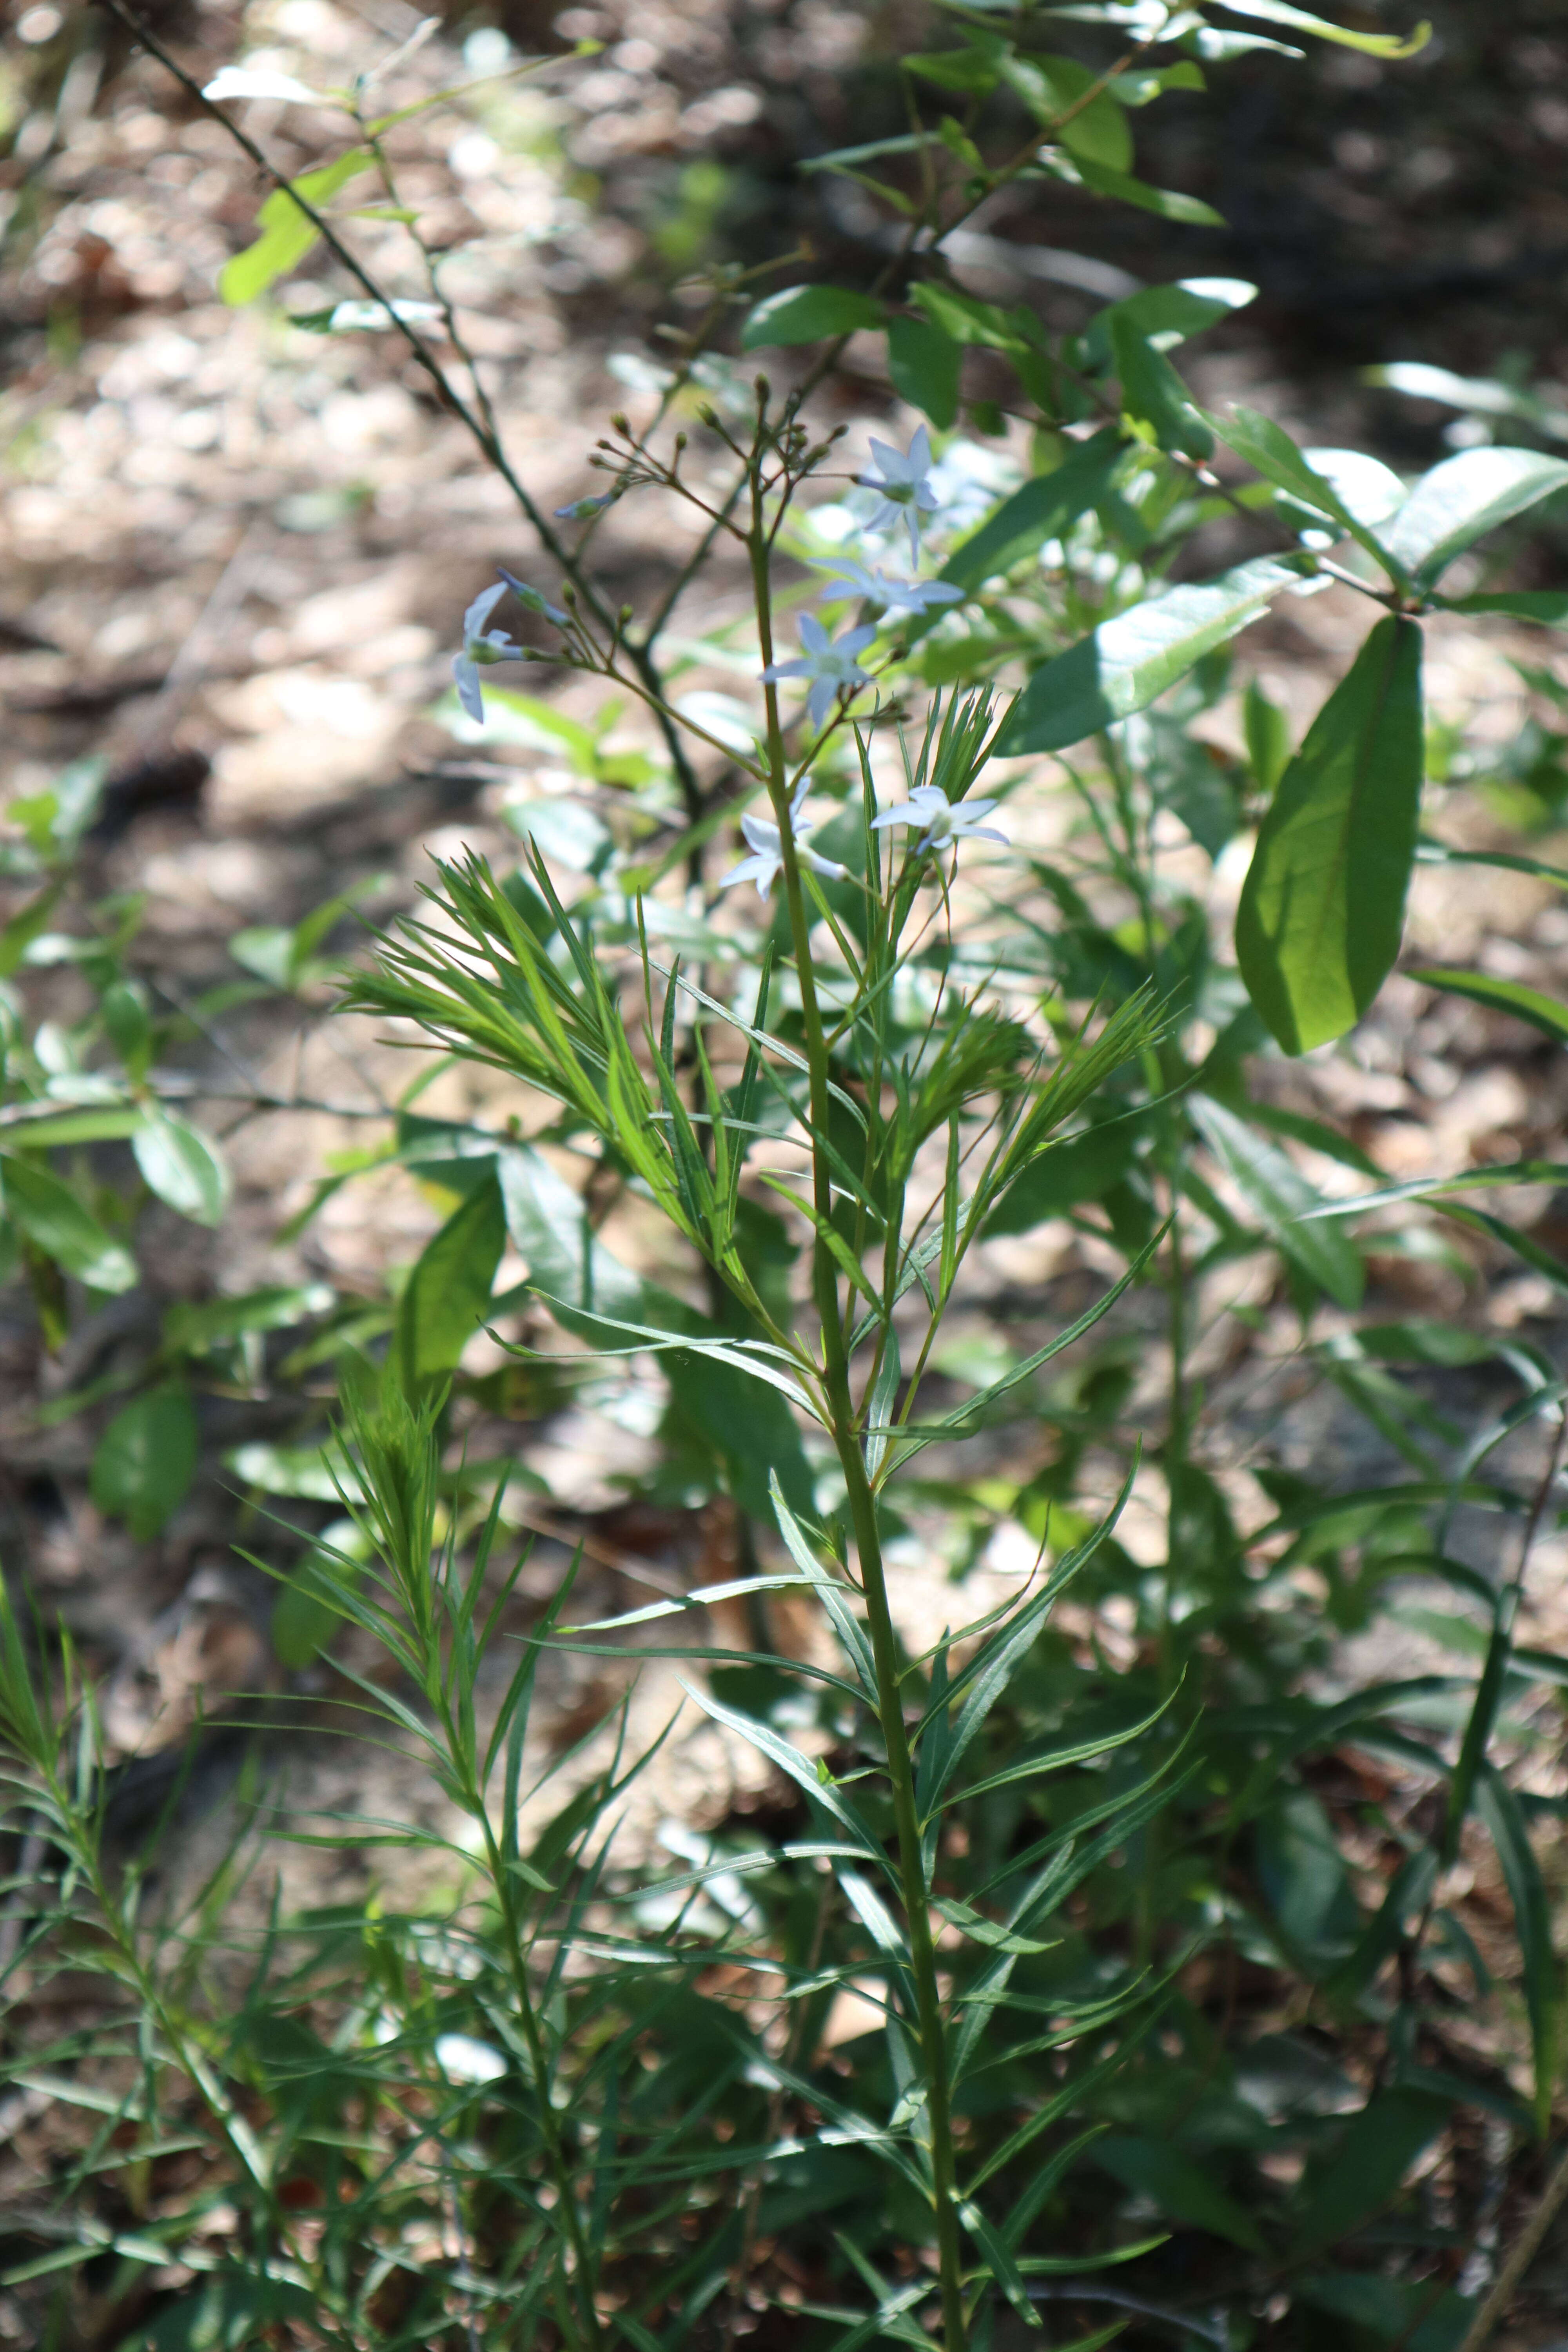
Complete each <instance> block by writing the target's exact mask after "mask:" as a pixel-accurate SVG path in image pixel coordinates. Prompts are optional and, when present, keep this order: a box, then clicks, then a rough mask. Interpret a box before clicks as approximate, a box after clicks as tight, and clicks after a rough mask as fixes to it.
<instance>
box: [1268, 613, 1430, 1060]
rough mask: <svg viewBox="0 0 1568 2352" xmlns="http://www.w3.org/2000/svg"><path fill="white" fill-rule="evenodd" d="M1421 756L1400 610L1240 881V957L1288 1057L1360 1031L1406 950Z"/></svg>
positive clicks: (1407, 624)
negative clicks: (1358, 1024)
mask: <svg viewBox="0 0 1568 2352" xmlns="http://www.w3.org/2000/svg"><path fill="white" fill-rule="evenodd" d="M1423 756H1424V745H1423V735H1422V705H1421V632H1420V630H1419V628H1418V627H1417V626H1416V625H1415V623H1414V622H1413V621H1405V620H1400V619H1395V618H1393V617H1390V618H1389V619H1388V620H1386V621H1380V622H1379V624H1378V625H1377V627H1376V628H1375V629H1373V632H1372V635H1370V636H1369V637H1368V639H1367V640H1366V643H1365V645H1364V646H1363V647H1362V650H1361V652H1360V653H1359V654H1358V656H1356V660H1355V663H1354V666H1353V667H1352V669H1351V671H1350V674H1349V676H1348V677H1345V678H1344V679H1343V680H1342V683H1341V684H1340V685H1339V686H1338V687H1336V688H1335V689H1334V691H1333V693H1332V694H1331V696H1330V697H1329V699H1328V700H1327V702H1326V703H1325V704H1324V705H1323V708H1322V709H1321V710H1320V711H1319V713H1318V716H1317V718H1316V719H1314V720H1313V722H1312V725H1311V727H1310V729H1309V730H1308V733H1307V738H1306V740H1305V742H1304V743H1303V744H1302V746H1301V749H1300V751H1299V752H1298V753H1297V754H1296V757H1295V758H1294V759H1293V760H1292V761H1291V762H1290V764H1289V767H1288V768H1287V769H1286V771H1285V773H1284V775H1283V777H1282V778H1281V779H1280V782H1279V790H1278V791H1277V793H1275V795H1274V800H1273V803H1272V804H1271V806H1270V807H1269V809H1268V814H1267V815H1266V816H1265V817H1264V820H1263V823H1262V825H1261V827H1260V828H1259V831H1258V846H1257V848H1256V849H1255V850H1254V852H1253V856H1252V864H1251V866H1250V868H1249V870H1248V873H1247V881H1246V884H1245V886H1244V887H1243V889H1242V894H1241V904H1240V907H1239V908H1238V910H1237V921H1236V952H1237V962H1238V963H1239V965H1240V967H1241V976H1242V978H1243V980H1244V981H1245V982H1246V983H1247V993H1248V995H1249V996H1250V997H1251V999H1252V1002H1253V1003H1254V1004H1255V1005H1256V1006H1257V1008H1258V1012H1259V1013H1261V1014H1262V1016H1263V1018H1264V1020H1265V1021H1266V1022H1267V1023H1268V1027H1269V1028H1270V1030H1272V1032H1273V1034H1274V1035H1275V1036H1276V1037H1277V1038H1278V1039H1279V1044H1280V1045H1282V1046H1283V1047H1284V1048H1285V1051H1286V1052H1287V1053H1288V1054H1304V1053H1306V1052H1307V1051H1308V1050H1309V1049H1310V1047H1311V1046H1313V1045H1323V1044H1324V1043H1325V1042H1326V1041H1327V1040H1328V1039H1329V1038H1331V1037H1339V1036H1342V1035H1343V1034H1344V1032H1345V1031H1346V1030H1347V1029H1349V1028H1352V1027H1353V1025H1354V1024H1355V1023H1356V1022H1357V1021H1359V1020H1360V1018H1361V1016H1362V1014H1363V1013H1364V1012H1365V1011H1366V1009H1367V1007H1368V1005H1369V1004H1370V1003H1372V1001H1373V997H1374V996H1375V995H1376V994H1377V992H1378V990H1379V989H1380V988H1381V987H1382V985H1383V982H1384V978H1385V977H1386V975H1387V973H1388V971H1389V970H1390V968H1391V966H1392V965H1393V962H1394V958H1395V956H1396V955H1397V954H1398V953H1399V943H1400V939H1401V937H1402V935H1403V931H1404V927H1405V893H1406V891H1407V889H1408V887H1409V884H1410V869H1411V866H1412V865H1413V864H1414V862H1415V834H1416V824H1417V820H1418V816H1419V811H1420V800H1421V776H1422V763H1423Z"/></svg>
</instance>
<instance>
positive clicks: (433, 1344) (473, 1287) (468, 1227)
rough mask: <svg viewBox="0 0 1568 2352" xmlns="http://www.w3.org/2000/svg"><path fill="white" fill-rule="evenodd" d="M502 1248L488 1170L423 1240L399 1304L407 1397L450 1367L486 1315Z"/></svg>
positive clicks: (496, 1196) (496, 1191) (502, 1224)
mask: <svg viewBox="0 0 1568 2352" xmlns="http://www.w3.org/2000/svg"><path fill="white" fill-rule="evenodd" d="M505 1247H506V1213H505V1210H504V1209H503V1207H502V1205H501V1195H500V1185H499V1184H498V1183H497V1182H496V1181H495V1178H494V1175H493V1173H492V1175H491V1177H490V1180H489V1182H488V1183H485V1184H480V1185H478V1186H476V1188H475V1190H474V1191H473V1192H471V1193H470V1194H469V1195H468V1199H467V1200H466V1201H464V1202H463V1203H462V1204H461V1206H460V1207H459V1208H457V1209H455V1210H454V1211H453V1213H452V1214H451V1215H450V1216H449V1217H448V1218H447V1222H446V1223H445V1224H444V1225H443V1226H442V1228H441V1230H440V1232H439V1233H438V1234H436V1235H435V1236H434V1238H433V1239H432V1240H431V1241H430V1242H428V1243H427V1244H426V1247H425V1249H424V1251H423V1252H422V1254H421V1255H420V1257H419V1259H418V1261H417V1263H416V1265H415V1267H414V1270H413V1272H412V1274H410V1276H409V1277H408V1280H407V1282H406V1284H405V1286H404V1292H403V1296H402V1297H401V1299H400V1300H399V1301H398V1309H397V1360H398V1368H399V1371H400V1374H401V1376H402V1379H403V1381H404V1385H405V1389H406V1390H407V1391H408V1393H409V1394H410V1395H413V1394H414V1393H415V1392H416V1390H417V1389H418V1388H419V1387H420V1386H421V1385H422V1384H423V1383H424V1382H425V1381H430V1380H436V1379H438V1378H439V1377H440V1376H441V1375H442V1374H443V1373H446V1372H450V1371H451V1370H454V1368H455V1367H456V1365H457V1362H458V1358H459V1357H460V1356H461V1354H462V1352H463V1349H465V1348H466V1347H467V1346H468V1341H469V1340H470V1339H472V1338H473V1336H474V1333H475V1332H476V1331H477V1330H478V1328H479V1325H480V1323H481V1322H482V1321H483V1319H484V1316H485V1311H486V1309H487V1308H488V1307H489V1301H490V1291H491V1288H492V1286H493V1285H494V1282H495V1274H496V1268H497V1266H498V1265H500V1256H501V1252H502V1250H503V1249H504V1248H505Z"/></svg>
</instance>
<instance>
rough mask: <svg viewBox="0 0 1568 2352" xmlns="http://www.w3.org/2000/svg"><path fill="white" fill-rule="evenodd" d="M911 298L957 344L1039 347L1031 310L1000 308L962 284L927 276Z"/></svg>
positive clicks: (988, 348)
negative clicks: (964, 288)
mask: <svg viewBox="0 0 1568 2352" xmlns="http://www.w3.org/2000/svg"><path fill="white" fill-rule="evenodd" d="M910 301H911V302H913V303H915V304H917V305H918V307H919V308H920V309H921V310H923V311H924V312H925V315H926V317H927V318H928V319H929V320H931V324H932V326H933V327H940V328H941V329H942V333H943V334H944V335H951V336H952V340H953V341H954V342H955V343H963V344H966V345H973V346H974V347H975V348H976V349H978V350H980V351H986V352H1010V353H1011V352H1018V351H1021V350H1037V349H1038V348H1039V346H1038V343H1037V340H1036V337H1035V335H1034V333H1033V332H1032V331H1031V329H1030V325H1029V314H1028V313H1026V312H1020V311H1016V310H999V309H998V307H997V305H996V304H995V303H994V302H983V301H982V300H981V299H980V297H979V295H978V294H966V293H965V292H964V291H963V288H962V287H961V286H947V285H943V284H942V281H941V279H940V278H924V279H922V280H921V284H920V285H918V286H913V287H911V288H910Z"/></svg>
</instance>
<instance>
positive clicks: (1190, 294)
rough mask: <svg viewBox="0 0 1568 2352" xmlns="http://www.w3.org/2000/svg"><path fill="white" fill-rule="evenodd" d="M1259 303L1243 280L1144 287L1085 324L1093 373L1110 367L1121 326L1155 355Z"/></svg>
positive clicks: (1200, 280) (1254, 291) (1202, 280)
mask: <svg viewBox="0 0 1568 2352" xmlns="http://www.w3.org/2000/svg"><path fill="white" fill-rule="evenodd" d="M1257 299H1258V289H1257V287H1256V286H1254V285H1252V284H1250V283H1249V281H1248V280H1247V278H1179V279H1178V280H1177V281H1176V283H1175V284H1174V285H1173V286H1144V287H1142V288H1141V289H1140V290H1139V291H1138V292H1137V293H1136V294H1128V295H1124V296H1123V298H1122V299H1121V301H1120V302H1112V303H1110V305H1109V306H1108V308H1107V309H1105V310H1101V311H1100V312H1099V313H1098V314H1097V316H1096V317H1094V318H1093V319H1091V320H1089V327H1088V330H1087V331H1086V332H1085V335H1084V339H1083V340H1084V348H1085V350H1086V351H1087V352H1088V353H1089V359H1090V361H1091V362H1093V364H1094V366H1095V367H1096V368H1097V369H1099V368H1106V367H1109V366H1110V361H1111V334H1112V331H1113V330H1114V329H1115V327H1116V326H1117V325H1118V323H1119V322H1120V323H1123V324H1125V325H1126V326H1128V327H1130V328H1131V330H1132V331H1133V333H1134V334H1138V335H1142V336H1143V337H1144V338H1145V339H1146V340H1147V341H1149V342H1151V343H1152V345H1153V347H1154V349H1155V350H1156V351H1157V352H1169V351H1173V350H1174V349H1175V347H1176V345H1177V344H1178V343H1184V342H1185V341H1186V340H1187V337H1188V336H1189V335H1198V334H1201V333H1202V332H1203V331H1204V329H1205V327H1212V326H1213V325H1214V324H1215V321H1216V320H1220V319H1226V318H1228V317H1229V316H1230V314H1231V313H1232V311H1234V310H1243V309H1245V308H1246V306H1247V303H1248V302H1254V301H1256V300H1257Z"/></svg>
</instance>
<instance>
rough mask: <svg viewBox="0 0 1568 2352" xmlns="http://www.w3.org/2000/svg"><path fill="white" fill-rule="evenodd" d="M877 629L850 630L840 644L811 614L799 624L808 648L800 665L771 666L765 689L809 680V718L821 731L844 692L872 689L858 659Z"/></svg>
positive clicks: (872, 626)
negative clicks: (788, 681) (782, 680)
mask: <svg viewBox="0 0 1568 2352" xmlns="http://www.w3.org/2000/svg"><path fill="white" fill-rule="evenodd" d="M876 634H877V631H876V626H875V624H874V623H872V622H868V623H867V624H866V625H865V627H864V628H859V629H849V630H847V632H846V633H845V635H843V636H841V637H840V638H838V639H837V643H836V642H835V640H834V639H833V638H832V637H831V636H830V635H828V633H827V631H826V629H825V628H824V627H823V625H822V623H821V622H820V621H817V620H814V619H813V618H812V616H811V614H809V613H803V614H801V620H800V641H801V644H802V645H803V646H805V653H804V654H803V655H802V656H801V657H800V659H799V660H798V661H787V662H770V663H769V664H768V667H767V668H766V669H765V670H763V674H762V675H763V685H764V686H773V685H775V684H776V683H777V681H778V680H779V679H780V678H781V677H808V678H810V680H811V692H810V693H809V694H808V695H807V696H806V698H805V709H806V716H807V717H808V718H809V719H810V720H811V723H812V725H813V726H814V727H820V726H821V725H822V723H823V721H824V720H825V719H826V717H827V714H828V712H829V711H830V710H831V709H832V708H833V705H834V701H835V699H836V698H837V695H838V692H839V690H840V688H851V689H852V688H855V687H858V686H869V684H870V683H871V681H870V677H869V676H868V673H867V672H866V671H865V670H863V669H862V668H861V667H860V664H859V662H858V660H857V659H856V656H857V655H858V654H863V653H864V652H865V650H866V648H867V646H868V645H869V644H870V643H871V640H872V638H873V637H874V636H875V635H876Z"/></svg>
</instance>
